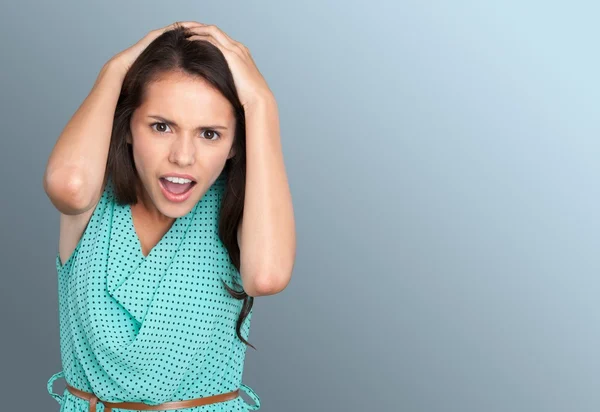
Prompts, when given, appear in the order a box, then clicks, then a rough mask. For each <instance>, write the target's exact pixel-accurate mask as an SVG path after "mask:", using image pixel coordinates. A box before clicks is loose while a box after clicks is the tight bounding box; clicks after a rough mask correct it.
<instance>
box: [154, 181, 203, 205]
mask: <svg viewBox="0 0 600 412" xmlns="http://www.w3.org/2000/svg"><path fill="white" fill-rule="evenodd" d="M158 184H159V185H160V190H162V193H163V196H164V197H166V198H167V199H168V200H169V201H171V202H176V203H180V202H185V201H186V200H187V199H188V197H190V195H191V194H192V191H193V190H194V187H195V186H196V185H197V183H194V184H193V185H192V187H190V188H189V189H188V191H187V192H185V193H182V194H180V195H177V194H175V193H171V192H169V191H168V190H167V189H166V188H165V187H164V186H163V183H162V180H161V179H158Z"/></svg>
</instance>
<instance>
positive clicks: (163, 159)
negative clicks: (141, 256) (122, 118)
mask: <svg viewBox="0 0 600 412" xmlns="http://www.w3.org/2000/svg"><path fill="white" fill-rule="evenodd" d="M151 115H155V116H159V117H162V118H164V119H166V120H168V121H173V122H175V123H176V124H177V126H175V125H174V124H172V123H169V122H165V121H163V120H160V119H156V118H151V117H149V116H151ZM156 123H158V124H156ZM217 125H219V126H224V127H226V128H227V129H218V128H214V129H197V128H199V127H205V126H217ZM130 127H131V134H132V139H129V138H128V140H127V143H129V144H132V145H133V158H134V163H135V167H136V169H137V171H138V174H139V176H140V180H141V183H142V185H141V187H139V188H138V194H139V197H138V199H139V200H140V201H139V202H138V203H137V204H136V205H132V206H131V210H132V213H135V215H136V216H138V219H137V220H138V221H140V220H141V221H142V222H143V223H141V226H143V227H148V228H151V227H154V228H156V227H161V228H163V230H162V231H161V232H166V230H168V228H169V227H170V226H171V225H172V224H173V222H174V221H175V219H176V218H178V217H181V216H184V215H186V214H187V213H189V212H190V211H191V210H192V208H193V207H194V205H195V204H196V203H197V202H198V201H199V200H200V199H201V198H202V196H203V195H204V194H205V193H206V192H207V190H208V189H209V188H210V187H211V186H212V184H213V183H214V182H215V181H216V179H217V178H218V177H219V175H220V173H221V171H222V170H223V168H224V167H225V162H226V161H227V159H229V158H230V157H232V156H233V155H234V152H233V150H232V145H233V138H234V133H235V115H234V112H233V107H232V106H231V104H230V103H229V101H228V100H227V99H226V98H225V97H223V95H221V94H220V93H219V92H218V91H217V90H215V89H214V88H212V87H211V86H210V85H209V84H208V83H207V82H206V81H205V80H204V79H202V78H198V77H193V76H190V75H188V74H184V73H179V72H170V73H168V74H165V75H164V76H162V77H161V79H160V80H158V81H156V82H153V83H151V84H149V85H148V87H147V90H146V96H145V100H144V102H143V103H142V105H141V106H140V107H138V108H137V109H136V110H135V112H134V113H133V114H132V117H131V122H130ZM169 173H187V174H189V175H191V176H193V178H194V180H196V182H197V183H196V185H195V186H194V187H193V188H192V189H191V190H192V194H191V196H190V197H189V198H188V199H187V200H186V201H184V202H182V203H173V202H171V201H169V200H168V199H167V198H165V197H164V195H163V194H162V191H161V188H160V183H159V177H160V176H162V175H165V174H169ZM154 231H156V230H154ZM149 236H150V237H152V236H151V235H149ZM140 237H141V236H140ZM154 237H155V238H157V239H156V241H158V240H159V239H160V236H158V237H157V236H156V235H155V236H154ZM149 243H152V241H150V242H149Z"/></svg>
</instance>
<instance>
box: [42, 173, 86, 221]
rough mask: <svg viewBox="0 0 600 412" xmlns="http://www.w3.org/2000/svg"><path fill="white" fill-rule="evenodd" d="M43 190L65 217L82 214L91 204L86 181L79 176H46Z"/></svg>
mask: <svg viewBox="0 0 600 412" xmlns="http://www.w3.org/2000/svg"><path fill="white" fill-rule="evenodd" d="M43 188H44V191H45V192H46V195H47V196H48V198H49V199H50V201H51V202H52V204H53V205H54V207H55V208H56V209H58V210H59V211H60V212H61V213H63V214H65V215H77V214H79V213H82V212H84V211H85V210H87V207H88V205H89V203H90V202H89V199H88V198H87V195H86V193H85V190H84V188H85V184H84V179H83V177H82V176H81V175H78V174H74V173H73V174H70V175H68V176H64V175H63V174H54V175H52V176H46V175H45V176H44V180H43Z"/></svg>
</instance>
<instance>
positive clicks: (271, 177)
mask: <svg viewBox="0 0 600 412" xmlns="http://www.w3.org/2000/svg"><path fill="white" fill-rule="evenodd" d="M246 164H247V165H246V192H245V200H244V215H243V219H242V234H241V239H242V240H241V244H242V245H243V249H242V256H241V259H242V265H243V266H244V267H246V268H248V269H247V272H248V274H251V275H252V276H254V279H252V281H251V282H250V283H251V284H252V285H254V288H255V290H257V291H258V292H259V293H262V294H269V293H277V292H278V291H280V290H281V289H283V288H284V287H285V286H286V285H287V283H288V282H289V280H290V277H291V273H292V268H293V264H294V259H295V249H296V234H295V223H294V213H293V206H292V197H291V193H290V188H289V185H288V180H287V175H286V171H285V165H284V159H283V153H282V149H281V138H280V131H279V116H278V110H277V104H276V102H275V99H274V98H273V97H267V98H265V99H262V100H261V101H260V103H258V104H256V105H253V106H252V107H251V108H249V109H247V111H246Z"/></svg>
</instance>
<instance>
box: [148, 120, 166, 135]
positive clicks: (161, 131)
mask: <svg viewBox="0 0 600 412" xmlns="http://www.w3.org/2000/svg"><path fill="white" fill-rule="evenodd" d="M156 125H161V126H165V127H167V128H168V127H169V125H168V124H166V123H162V122H156V123H152V124H151V125H150V127H152V130H154V131H155V132H158V133H160V134H163V133H166V132H165V131H163V130H156V129H155V128H154V126H156Z"/></svg>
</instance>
